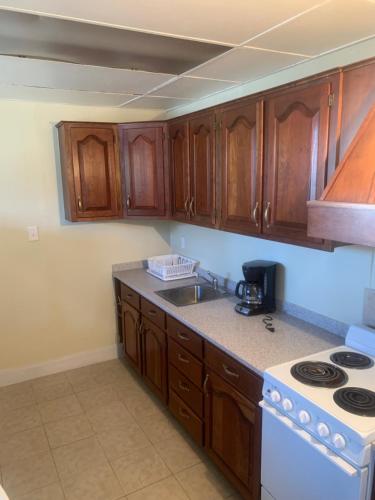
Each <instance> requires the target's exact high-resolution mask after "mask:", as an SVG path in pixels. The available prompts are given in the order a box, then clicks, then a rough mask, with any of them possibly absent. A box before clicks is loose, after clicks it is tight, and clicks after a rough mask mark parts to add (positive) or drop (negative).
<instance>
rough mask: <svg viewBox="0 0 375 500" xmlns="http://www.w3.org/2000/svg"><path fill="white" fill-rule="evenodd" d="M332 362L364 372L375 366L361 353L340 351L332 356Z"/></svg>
mask: <svg viewBox="0 0 375 500" xmlns="http://www.w3.org/2000/svg"><path fill="white" fill-rule="evenodd" d="M330 359H331V361H333V363H336V364H337V365H339V366H343V367H344V368H356V369H357V370H364V369H366V368H371V367H372V366H373V364H374V362H373V361H372V359H370V358H369V357H368V356H365V355H364V354H361V353H359V352H351V351H339V352H334V353H333V354H331V356H330Z"/></svg>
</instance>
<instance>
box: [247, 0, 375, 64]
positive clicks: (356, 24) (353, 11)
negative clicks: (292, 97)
mask: <svg viewBox="0 0 375 500" xmlns="http://www.w3.org/2000/svg"><path fill="white" fill-rule="evenodd" d="M371 35H375V2H374V1H371V0H332V1H331V2H330V3H328V4H325V5H323V6H321V7H319V8H318V9H316V10H314V11H311V12H309V13H307V14H304V15H303V16H300V17H298V18H297V19H294V20H293V21H290V22H289V23H286V24H284V25H283V26H280V27H279V28H276V29H275V30H272V31H270V32H268V33H266V34H264V35H262V36H260V37H258V38H256V39H254V40H252V41H251V45H252V46H254V47H262V48H267V49H273V50H281V51H287V52H296V51H297V52H299V53H304V54H309V55H317V54H321V53H322V52H326V51H328V50H332V49H335V48H338V47H340V46H342V45H346V44H348V43H351V42H355V41H357V40H360V39H362V38H365V37H369V36H371Z"/></svg>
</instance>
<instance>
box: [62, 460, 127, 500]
mask: <svg viewBox="0 0 375 500" xmlns="http://www.w3.org/2000/svg"><path fill="white" fill-rule="evenodd" d="M62 484H63V488H64V493H65V496H66V498H67V500H115V499H116V500H117V499H119V498H121V497H123V496H124V492H123V490H122V488H121V485H120V483H119V481H118V479H117V478H116V476H115V474H114V473H113V470H112V469H111V467H110V466H109V465H108V464H102V465H100V466H97V467H94V468H93V469H91V470H90V472H85V473H84V474H74V475H72V476H69V477H68V478H66V479H64V480H63V482H62Z"/></svg>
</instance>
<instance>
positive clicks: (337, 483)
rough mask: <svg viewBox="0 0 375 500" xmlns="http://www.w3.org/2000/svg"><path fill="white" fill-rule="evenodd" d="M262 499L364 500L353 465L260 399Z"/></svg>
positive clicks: (362, 472) (360, 475)
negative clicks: (261, 414) (261, 420)
mask: <svg viewBox="0 0 375 500" xmlns="http://www.w3.org/2000/svg"><path fill="white" fill-rule="evenodd" d="M261 406H262V407H263V423H262V488H263V489H262V499H263V498H264V499H266V498H274V499H275V500H302V499H303V500H322V499H324V498H326V499H329V500H367V499H368V496H367V487H368V468H367V467H365V468H363V469H357V468H355V467H353V466H352V465H350V464H349V463H348V462H346V461H344V460H343V459H342V458H340V457H339V456H338V455H336V454H335V453H333V452H332V451H331V450H329V449H328V448H327V447H326V446H324V445H323V444H322V443H320V442H319V441H317V440H316V439H315V438H313V437H312V436H311V435H310V434H308V433H307V432H306V431H304V430H303V429H301V428H300V427H299V426H297V425H296V424H294V423H293V422H292V421H291V420H290V419H289V418H287V417H285V416H284V415H281V414H280V413H279V412H278V411H277V410H276V409H275V408H273V407H272V406H270V405H269V404H268V403H267V402H265V401H262V403H261Z"/></svg>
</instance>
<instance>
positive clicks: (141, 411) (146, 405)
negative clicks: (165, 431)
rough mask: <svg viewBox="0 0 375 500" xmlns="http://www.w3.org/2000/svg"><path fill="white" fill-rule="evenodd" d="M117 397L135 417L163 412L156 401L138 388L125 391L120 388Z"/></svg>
mask: <svg viewBox="0 0 375 500" xmlns="http://www.w3.org/2000/svg"><path fill="white" fill-rule="evenodd" d="M118 392H119V397H120V399H121V400H122V401H123V403H124V404H125V405H126V407H127V409H128V410H129V412H130V414H131V415H133V417H135V418H136V419H137V418H139V417H147V416H148V415H159V414H160V413H164V412H163V410H162V407H161V405H160V404H159V402H158V401H155V399H153V398H152V397H150V395H148V394H147V393H146V392H144V391H140V390H139V389H136V390H130V391H127V390H126V389H121V390H120V391H118Z"/></svg>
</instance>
